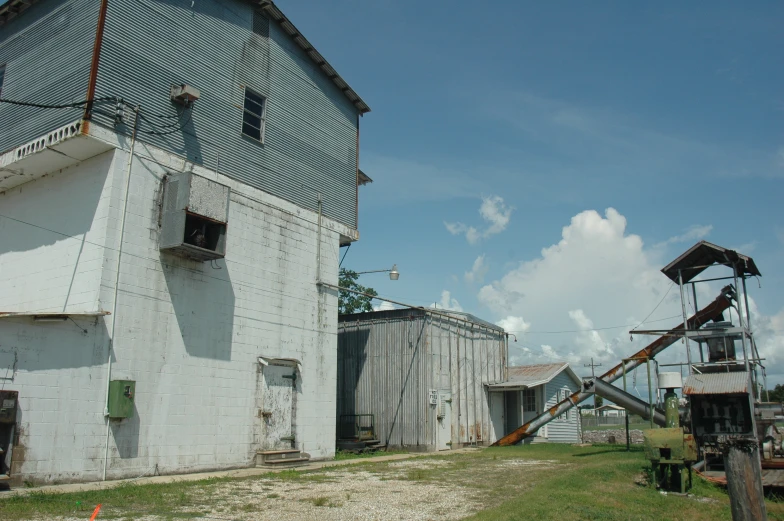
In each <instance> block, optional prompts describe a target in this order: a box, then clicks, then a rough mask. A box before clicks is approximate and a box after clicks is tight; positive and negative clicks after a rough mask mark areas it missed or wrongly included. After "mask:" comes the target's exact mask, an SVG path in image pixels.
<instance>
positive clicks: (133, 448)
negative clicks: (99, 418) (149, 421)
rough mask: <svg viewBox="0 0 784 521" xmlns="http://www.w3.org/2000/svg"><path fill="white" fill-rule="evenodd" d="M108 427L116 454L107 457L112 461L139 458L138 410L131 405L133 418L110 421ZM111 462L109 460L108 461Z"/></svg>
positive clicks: (134, 405) (139, 426)
mask: <svg viewBox="0 0 784 521" xmlns="http://www.w3.org/2000/svg"><path fill="white" fill-rule="evenodd" d="M110 427H111V429H112V436H113V437H114V443H115V445H116V446H117V449H116V450H117V452H116V453H113V454H111V455H110V456H109V457H110V458H111V459H114V458H115V457H120V458H121V459H130V458H136V457H138V456H139V430H140V428H141V424H140V419H139V409H138V408H137V407H136V403H135V402H134V404H133V416H132V417H130V418H125V419H123V420H111V423H110ZM110 461H111V460H110Z"/></svg>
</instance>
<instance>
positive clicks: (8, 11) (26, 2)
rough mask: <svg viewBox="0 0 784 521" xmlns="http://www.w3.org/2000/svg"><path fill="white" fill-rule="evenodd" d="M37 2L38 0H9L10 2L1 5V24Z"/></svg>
mask: <svg viewBox="0 0 784 521" xmlns="http://www.w3.org/2000/svg"><path fill="white" fill-rule="evenodd" d="M35 2H36V0H8V2H6V3H5V4H3V5H2V6H0V26H2V25H4V24H5V23H6V22H8V21H9V20H12V19H14V18H16V17H17V16H18V15H19V14H20V13H21V12H22V11H24V10H26V9H27V8H28V7H30V6H31V5H33V4H34V3H35Z"/></svg>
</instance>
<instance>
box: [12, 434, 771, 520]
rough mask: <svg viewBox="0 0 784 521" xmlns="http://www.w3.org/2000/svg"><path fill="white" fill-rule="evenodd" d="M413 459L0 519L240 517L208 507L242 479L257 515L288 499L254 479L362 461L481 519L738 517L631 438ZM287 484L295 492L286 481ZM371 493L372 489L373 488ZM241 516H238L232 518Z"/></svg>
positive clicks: (177, 488) (313, 477)
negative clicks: (651, 458) (680, 485)
mask: <svg viewBox="0 0 784 521" xmlns="http://www.w3.org/2000/svg"><path fill="white" fill-rule="evenodd" d="M531 460H539V461H540V462H541V461H542V460H547V461H548V462H549V463H545V464H541V465H525V463H526V462H530V461H531ZM408 461H410V462H411V463H410V464H408V463H406V464H404V465H401V464H400V463H395V462H373V461H369V460H368V461H362V462H358V463H357V464H355V465H351V466H348V467H341V468H340V469H339V470H336V467H332V468H330V469H324V470H321V471H298V470H288V471H285V472H281V473H277V474H264V475H261V476H255V477H251V478H242V479H230V478H222V479H210V480H203V481H194V482H174V483H166V484H150V485H133V484H124V485H120V486H118V487H115V488H111V489H106V490H98V491H91V492H80V493H71V494H51V493H47V494H44V493H32V494H30V495H27V496H14V497H8V498H3V499H0V519H2V520H4V521H19V520H23V519H30V518H37V519H40V520H44V519H47V520H48V519H51V518H54V517H57V516H68V517H73V518H77V519H87V518H89V514H90V512H92V510H93V509H94V508H95V505H96V504H98V503H102V504H103V505H104V509H103V510H102V512H101V514H100V516H99V519H119V518H123V519H128V520H130V519H138V518H140V517H142V516H145V515H155V516H157V518H158V519H165V520H177V519H200V518H203V519H205V520H207V519H210V516H220V517H226V518H230V519H235V518H236V514H230V513H229V512H225V513H223V514H220V512H221V510H220V507H219V506H216V507H215V508H216V511H215V512H213V511H211V510H209V508H208V507H205V498H207V499H208V500H207V501H206V503H209V504H210V505H212V503H210V500H209V498H218V497H220V496H221V494H220V491H221V490H224V493H226V492H225V489H224V488H223V487H225V486H226V485H229V484H235V485H239V488H238V489H232V494H233V496H234V497H237V499H238V500H240V502H239V503H238V506H236V507H233V508H232V510H233V511H234V512H237V513H240V512H244V513H247V515H249V516H252V515H253V512H254V508H255V506H254V507H252V506H249V505H246V503H252V501H251V499H252V500H253V501H255V502H256V505H258V502H259V501H262V502H263V501H270V502H272V501H274V502H275V503H274V504H275V505H280V504H281V503H280V499H277V498H279V497H280V496H279V494H276V493H269V494H259V493H258V492H255V493H254V492H251V488H250V487H251V485H253V483H252V481H253V480H259V479H265V480H275V481H278V482H282V483H291V484H292V486H294V487H301V486H308V484H309V483H313V482H319V481H327V480H339V479H340V477H339V475H338V476H337V477H335V475H334V474H335V473H336V472H338V473H342V472H345V473H347V474H348V473H352V472H356V471H358V470H364V471H368V472H371V473H374V474H377V475H379V476H381V477H382V479H385V480H400V481H413V482H416V483H414V484H412V485H413V486H418V483H438V484H439V485H443V486H451V487H457V488H459V490H460V491H461V493H464V494H465V495H466V497H468V498H470V499H471V500H472V501H473V502H474V503H475V504H477V505H479V506H480V507H481V508H482V510H481V511H480V512H478V513H477V514H475V515H474V516H472V517H470V518H469V519H472V520H474V521H490V520H493V521H495V520H499V521H509V520H518V519H520V520H530V519H537V520H545V521H546V520H557V521H577V520H583V519H598V520H609V521H625V520H629V519H635V520H643V521H646V520H651V521H653V520H680V519H688V520H689V521H714V520H716V521H718V520H730V519H731V514H730V509H729V499H728V497H727V494H726V492H725V491H724V490H723V489H721V488H718V487H715V486H713V485H711V484H709V483H706V482H704V481H702V480H700V479H699V478H697V477H696V476H695V478H694V483H695V486H694V488H693V490H692V494H693V495H692V496H691V497H681V496H676V495H663V494H660V493H659V492H658V491H656V490H654V489H653V488H651V487H649V486H641V485H639V484H637V483H636V482H638V481H640V477H641V476H643V475H644V472H645V471H646V470H647V467H648V463H647V461H646V460H645V457H644V454H643V452H642V450H641V448H639V447H633V448H632V451H631V452H626V451H625V447H621V446H613V445H594V446H592V447H572V446H568V445H550V444H541V445H524V446H515V447H498V448H495V447H494V448H489V449H485V450H482V451H475V452H467V453H462V454H453V455H443V454H438V455H434V456H429V457H423V458H417V459H414V460H408ZM409 465H411V466H409ZM325 472H330V473H332V476H330V477H327V476H325ZM265 486H267V485H265ZM256 490H258V488H256ZM283 492H284V494H285V490H283ZM368 493H370V494H372V490H370V491H369V492H368ZM239 494H248V501H242V500H243V498H242V497H241V496H239ZM251 494H254V495H251ZM352 497H353V498H354V500H357V501H360V500H361V493H357V492H354V493H353V494H352V495H349V494H346V501H348V500H350V499H351V498H352ZM338 499H340V500H342V499H343V497H342V493H341V497H340V498H328V497H322V496H319V497H315V498H312V499H310V500H308V501H310V502H312V504H313V505H315V506H323V507H330V508H340V507H341V506H342V503H341V502H340V501H338ZM767 508H768V516H769V519H771V520H775V519H778V520H784V501H781V500H771V501H768V502H767ZM231 515H234V516H235V517H229V516H231ZM240 515H245V514H240ZM241 518H242V519H251V517H241ZM238 519H239V518H238Z"/></svg>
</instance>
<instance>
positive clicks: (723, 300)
mask: <svg viewBox="0 0 784 521" xmlns="http://www.w3.org/2000/svg"><path fill="white" fill-rule="evenodd" d="M732 300H735V290H734V289H733V287H732V286H725V287H724V288H722V290H721V293H720V294H719V296H718V297H716V300H714V301H713V302H711V303H710V304H708V305H707V306H705V307H704V308H702V309H701V310H700V311H698V312H697V313H695V314H694V315H693V316H692V317H691V318H689V319H688V320H687V323H688V329H699V328H700V327H701V326H702V325H704V324H706V323H708V322H710V321H711V320H713V319H715V318H717V317H719V316H720V315H721V314H722V313H723V312H724V311H726V310H727V309H728V308H729V307H730V305H731V304H732ZM682 330H683V323H681V324H680V325H678V327H675V328H673V329H671V330H670V331H671V332H678V331H682ZM678 338H680V336H678V335H672V334H668V335H664V336H660V337H659V338H657V339H656V340H654V341H653V342H651V343H650V344H648V345H647V346H646V347H645V348H643V349H641V350H640V351H638V352H637V353H635V354H634V355H632V356H631V357H630V358H629V359H627V361H626V362H625V364H626V372H630V371H632V370H634V368H636V367H638V366H640V365H642V364H643V363H645V360H647V359H649V358H650V359H653V358H654V357H655V356H656V355H658V354H659V353H661V352H662V351H664V350H665V349H667V348H668V347H670V346H671V345H672V344H674V343H675V342H676V341H677V340H678ZM623 366H624V362H621V363H620V364H618V365H616V366H615V367H613V368H612V369H610V370H609V371H607V372H606V373H604V374H603V375H601V376H600V377H599V378H598V379H599V380H602V381H604V382H606V383H612V382H614V381H615V380H617V379H618V378H620V377H621V376H622V375H623ZM592 394H593V393H589V392H585V391H583V390H582V389H581V390H580V391H577V392H576V393H574V394H572V395H571V396H568V397H567V398H566V399H564V400H562V401H560V402H558V403H557V404H555V405H553V406H552V407H550V408H549V409H547V410H546V411H544V412H543V413H542V414H540V415H539V416H537V417H536V418H534V419H533V420H531V421H529V422H528V423H526V424H524V425H522V426H520V427H518V428H517V429H515V430H514V431H512V432H510V433H509V434H507V435H506V436H504V437H503V438H501V439H500V440H498V441H497V442H495V443H493V446H505V445H514V444H515V443H517V442H519V441H520V440H522V439H524V438H527V437H528V436H531V435H532V434H533V433H535V432H536V431H538V430H539V429H540V428H541V427H542V426H543V425H546V424H547V423H549V422H550V421H552V420H553V419H554V418H556V417H558V416H560V415H561V414H563V413H565V412H566V411H568V410H569V409H571V408H572V407H575V406H576V405H577V404H579V403H581V402H583V401H585V400H587V399H588V398H589V397H590V396H591V395H592Z"/></svg>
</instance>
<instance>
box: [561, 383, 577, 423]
mask: <svg viewBox="0 0 784 521" xmlns="http://www.w3.org/2000/svg"><path fill="white" fill-rule="evenodd" d="M570 394H571V392H569V389H567V388H563V389H560V390H559V391H558V402H562V401H564V400H566V399H567V398H568V397H569V395H570ZM573 410H574V408H572V409H569V410H568V411H566V412H565V413H563V414H562V415H560V416H559V417H558V419H559V420H561V421H563V422H565V421H569V419H570V418H573V414H574V413H573V412H572V411H573Z"/></svg>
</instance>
